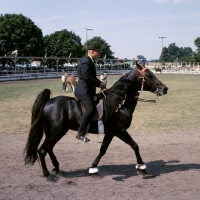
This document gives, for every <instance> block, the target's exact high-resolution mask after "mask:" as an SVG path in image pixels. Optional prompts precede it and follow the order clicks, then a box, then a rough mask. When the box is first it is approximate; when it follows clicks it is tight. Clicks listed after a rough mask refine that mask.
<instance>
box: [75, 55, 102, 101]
mask: <svg viewBox="0 0 200 200" xmlns="http://www.w3.org/2000/svg"><path fill="white" fill-rule="evenodd" d="M77 74H78V84H77V86H76V88H75V95H76V97H77V98H78V99H88V98H93V97H94V95H95V94H96V87H100V83H101V81H100V80H99V79H97V77H96V68H95V65H94V63H93V62H92V60H91V58H90V57H89V56H85V57H83V58H82V59H81V61H80V63H79V65H78V69H77Z"/></svg>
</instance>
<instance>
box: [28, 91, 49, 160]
mask: <svg viewBox="0 0 200 200" xmlns="http://www.w3.org/2000/svg"><path fill="white" fill-rule="evenodd" d="M50 93H51V91H50V90H49V89H44V90H43V91H42V92H41V93H40V94H38V96H37V98H36V100H35V102H34V104H33V107H32V117H31V129H30V132H29V136H28V140H27V144H26V146H25V149H24V154H25V164H28V163H30V164H34V162H35V161H36V160H37V159H38V156H37V149H38V146H39V144H40V141H41V139H42V137H43V128H42V122H41V117H42V113H43V109H44V106H45V104H46V102H47V101H48V100H49V99H50Z"/></svg>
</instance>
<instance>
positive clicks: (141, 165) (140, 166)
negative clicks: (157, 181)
mask: <svg viewBox="0 0 200 200" xmlns="http://www.w3.org/2000/svg"><path fill="white" fill-rule="evenodd" d="M135 168H136V169H146V168H147V166H146V165H145V164H136V166H135Z"/></svg>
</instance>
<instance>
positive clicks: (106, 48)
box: [83, 37, 114, 59]
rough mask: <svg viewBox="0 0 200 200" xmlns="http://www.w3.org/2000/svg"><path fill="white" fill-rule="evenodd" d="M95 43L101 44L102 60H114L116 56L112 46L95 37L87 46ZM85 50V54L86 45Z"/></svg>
mask: <svg viewBox="0 0 200 200" xmlns="http://www.w3.org/2000/svg"><path fill="white" fill-rule="evenodd" d="M94 42H97V43H99V44H100V46H101V54H100V58H104V57H106V58H110V59H113V58H114V56H113V54H114V52H112V51H111V49H110V45H109V44H108V43H107V42H106V41H105V40H103V39H102V38H101V37H93V38H92V39H90V40H89V41H88V42H87V45H89V44H91V43H94ZM83 50H84V52H86V49H85V44H84V48H83Z"/></svg>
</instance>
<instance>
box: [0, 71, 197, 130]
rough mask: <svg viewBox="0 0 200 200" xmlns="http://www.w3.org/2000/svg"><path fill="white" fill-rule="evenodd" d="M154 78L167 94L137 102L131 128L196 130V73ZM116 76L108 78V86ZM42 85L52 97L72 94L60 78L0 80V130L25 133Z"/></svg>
mask: <svg viewBox="0 0 200 200" xmlns="http://www.w3.org/2000/svg"><path fill="white" fill-rule="evenodd" d="M157 77H158V78H159V79H160V80H161V81H162V82H163V83H165V84H166V85H167V86H168V87H169V91H168V94H167V95H165V96H162V97H160V100H159V102H158V103H157V104H153V103H144V102H138V105H137V107H136V110H135V112H134V114H133V121H132V125H131V127H130V128H129V129H130V130H131V131H145V132H146V131H149V132H152V131H155V132H163V131H167V132H169V131H171V130H173V131H174V130H180V131H182V130H183V131H186V130H198V129H199V128H200V123H199V119H200V112H199V107H200V103H199V96H200V87H199V85H200V76H199V75H185V74H164V75H157ZM118 78H119V76H109V77H108V86H107V87H108V88H109V87H111V86H112V84H113V83H114V82H116V81H117V80H118ZM44 88H49V89H51V91H52V96H58V95H68V96H73V94H72V92H71V89H69V91H68V92H67V93H63V92H62V91H61V81H60V79H53V80H39V81H21V82H17V81H15V82H9V83H6V84H5V83H0V111H1V114H0V127H1V129H0V133H1V134H2V133H4V134H9V133H14V134H20V133H25V134H28V131H29V128H30V119H31V108H32V105H33V102H34V100H35V98H36V96H37V95H38V93H40V92H41V91H42V90H43V89H44ZM141 98H146V99H154V98H156V97H155V95H154V94H152V93H149V92H143V93H142V94H141Z"/></svg>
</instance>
